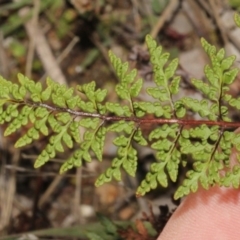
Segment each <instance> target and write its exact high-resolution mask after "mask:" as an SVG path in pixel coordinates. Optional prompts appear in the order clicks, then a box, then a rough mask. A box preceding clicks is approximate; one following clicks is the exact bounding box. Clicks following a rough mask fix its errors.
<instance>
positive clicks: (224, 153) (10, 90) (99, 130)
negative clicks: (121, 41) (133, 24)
mask: <svg viewBox="0 0 240 240" xmlns="http://www.w3.org/2000/svg"><path fill="white" fill-rule="evenodd" d="M235 21H236V24H237V25H238V26H240V17H239V16H238V15H235ZM201 43H202V47H203V48H204V51H205V52H206V54H207V55H208V57H209V59H210V61H211V64H210V65H206V66H205V68H204V72H205V76H206V79H207V81H203V80H200V79H192V84H193V85H194V87H195V88H196V89H198V90H199V92H201V93H202V95H203V96H204V98H203V99H202V100H197V99H193V98H191V97H182V98H178V99H177V100H174V99H175V95H177V94H178V92H179V84H180V81H181V78H180V77H179V76H176V74H175V71H176V69H177V67H178V59H173V60H172V61H169V53H163V52H162V48H161V47H160V46H157V43H156V41H155V40H153V39H152V37H151V36H149V35H148V36H147V37H146V44H147V46H148V50H149V53H150V60H151V63H152V67H153V72H154V82H155V84H156V85H155V87H151V88H148V89H147V94H148V95H149V96H151V97H152V101H146V102H145V101H140V100H138V95H139V93H140V92H141V90H142V87H143V80H142V79H136V76H137V70H136V69H133V70H129V69H128V63H127V62H125V63H123V62H122V61H121V60H120V59H119V58H118V57H117V56H115V55H114V54H113V53H112V52H110V53H109V57H110V61H111V63H112V65H113V67H114V69H115V71H116V74H117V76H118V78H119V83H118V84H117V85H116V88H115V91H116V93H117V95H118V96H119V98H120V99H121V100H122V101H120V102H107V101H105V98H106V96H107V91H106V89H96V83H95V82H91V83H88V84H84V85H82V86H80V85H78V86H77V87H76V88H75V89H74V88H72V87H70V88H68V87H66V86H64V85H59V84H58V83H56V82H54V81H52V80H51V79H47V80H46V86H43V85H42V84H41V83H40V82H34V81H32V80H30V79H28V78H27V77H25V76H23V75H22V74H19V75H18V80H19V84H15V83H12V82H10V81H8V80H5V79H3V78H0V124H4V123H7V128H6V130H5V133H4V135H5V136H8V135H10V134H13V133H14V132H16V131H17V130H19V129H21V127H22V126H25V125H27V124H30V125H31V127H30V128H29V129H28V131H27V133H26V134H25V135H23V136H22V137H20V139H18V140H17V142H16V143H15V147H23V146H25V145H28V144H31V143H32V142H33V141H34V140H37V139H39V138H40V136H42V135H44V136H48V135H50V138H49V142H48V144H47V145H46V147H45V148H44V149H43V150H42V152H41V154H40V155H39V156H38V158H37V160H36V162H35V167H40V166H42V165H44V164H45V163H46V162H47V161H49V160H50V159H51V158H54V157H55V156H56V154H57V153H58V152H64V150H65V148H73V146H75V149H76V150H75V151H74V152H73V154H72V155H71V156H70V157H69V159H67V160H66V161H65V163H64V164H63V165H62V167H61V169H60V172H61V173H63V172H65V171H67V170H69V169H71V168H73V167H80V166H81V165H82V164H83V162H84V161H86V162H90V161H91V160H92V157H93V155H95V157H96V158H97V159H98V160H99V161H102V152H103V148H104V140H105V138H106V137H107V134H108V133H109V132H116V133H117V137H116V138H115V140H114V141H113V144H114V145H116V146H117V147H118V151H117V156H116V157H115V158H114V159H113V160H112V165H111V167H110V168H108V169H107V170H106V171H105V172H104V173H102V174H101V175H100V176H99V177H98V179H97V181H96V186H100V185H102V184H104V183H106V182H109V181H111V180H112V179H116V180H118V181H119V180H121V171H122V169H123V170H125V171H126V172H127V173H128V174H129V175H131V176H135V173H136V169H137V164H138V161H137V160H138V157H137V150H136V144H135V143H137V144H139V145H142V146H147V145H148V146H150V147H151V148H152V149H153V150H154V151H155V153H156V159H157V161H156V162H155V163H153V164H152V165H151V170H150V172H148V173H147V175H146V177H145V179H144V180H143V181H142V183H141V184H140V186H139V187H138V189H137V195H138V196H142V195H144V194H145V193H147V192H149V191H150V190H151V189H155V188H156V187H157V186H158V184H160V185H161V186H163V187H167V186H168V184H169V181H173V182H176V181H177V178H178V174H179V166H180V165H182V166H183V167H184V166H186V160H189V159H190V160H191V161H192V169H191V170H188V171H187V174H186V178H185V180H184V181H183V182H182V183H181V185H180V186H179V188H178V189H177V191H176V193H175V196H174V197H175V198H176V199H177V198H180V197H182V196H184V195H187V194H189V193H190V192H195V191H197V189H198V186H199V184H201V185H202V186H203V187H204V188H205V189H208V188H209V187H210V186H213V185H216V184H217V185H220V186H227V187H228V186H233V187H235V188H238V187H239V182H240V181H239V180H240V165H239V164H238V163H237V164H236V165H235V166H232V165H230V161H229V157H230V154H231V152H232V149H233V148H236V149H237V150H240V134H239V133H235V132H234V131H233V130H234V129H235V128H237V127H239V126H240V123H239V122H232V121H231V119H230V117H229V110H228V109H229V107H230V106H231V107H232V108H236V109H240V98H234V97H232V96H231V95H230V94H229V93H228V92H229V85H230V84H231V83H232V82H233V81H234V80H235V78H236V76H237V74H238V72H239V69H238V68H234V67H232V66H233V64H234V61H235V56H230V57H227V58H226V57H225V51H224V49H220V50H218V51H217V50H216V48H215V47H214V46H212V45H210V44H209V43H208V42H207V41H206V40H204V39H201ZM189 112H194V113H197V114H198V115H199V116H200V117H201V119H200V120H188V118H187V114H188V113H189ZM153 115H154V118H153V117H152V116H153ZM146 123H147V124H149V123H150V124H158V126H157V127H156V128H155V129H153V130H152V131H151V132H150V134H149V135H148V136H145V135H144V134H143V132H142V128H141V127H142V126H143V125H144V124H146ZM80 127H81V129H85V130H84V134H83V138H82V139H81V137H80V132H79V128H80ZM76 145H77V148H76ZM238 159H240V155H238ZM223 169H225V170H226V171H225V173H224V172H223V171H222V170H223Z"/></svg>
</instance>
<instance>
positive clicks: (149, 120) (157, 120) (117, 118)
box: [19, 101, 240, 129]
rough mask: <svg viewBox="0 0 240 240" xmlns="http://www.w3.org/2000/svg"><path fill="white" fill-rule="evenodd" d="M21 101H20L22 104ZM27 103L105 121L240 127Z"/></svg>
mask: <svg viewBox="0 0 240 240" xmlns="http://www.w3.org/2000/svg"><path fill="white" fill-rule="evenodd" d="M20 103H21V102H19V104H20ZM26 104H28V105H30V106H32V107H43V108H46V109H48V110H50V111H53V112H68V113H70V114H72V115H74V116H82V117H92V118H100V119H102V120H104V121H114V122H115V121H121V120H123V121H127V122H129V121H133V122H135V123H137V124H138V125H142V124H147V123H148V124H149V123H150V124H166V123H167V124H174V123H177V124H179V125H183V126H188V125H190V126H194V125H195V126H197V125H201V124H205V125H208V126H216V125H218V126H221V127H222V128H224V129H225V128H238V127H240V122H226V121H211V120H193V119H190V120H189V119H177V118H171V119H164V118H149V117H147V118H144V117H142V118H138V117H124V116H123V117H121V116H107V115H102V114H99V113H88V112H83V111H77V110H72V109H69V108H61V107H55V106H51V105H48V104H45V103H35V102H31V101H27V102H26Z"/></svg>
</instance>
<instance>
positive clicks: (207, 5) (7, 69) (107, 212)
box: [0, 0, 240, 240]
mask: <svg viewBox="0 0 240 240" xmlns="http://www.w3.org/2000/svg"><path fill="white" fill-rule="evenodd" d="M236 11H240V1H238V0H229V1H227V0H195V1H193V0H121V1H116V0H54V1H52V0H16V1H11V0H9V1H6V0H0V75H1V76H2V77H4V78H5V79H8V80H11V81H12V82H17V73H22V74H24V75H26V76H28V77H29V78H31V79H33V80H34V81H37V82H43V83H44V82H45V79H46V77H50V78H52V79H53V80H55V81H57V82H58V83H60V84H66V85H68V86H76V85H77V84H83V83H87V82H90V81H92V80H94V81H96V83H97V86H98V87H101V88H106V89H107V90H108V97H107V100H108V101H114V102H116V101H118V98H117V96H116V94H115V93H114V86H115V84H116V83H117V82H118V79H117V77H116V74H115V73H114V71H113V69H112V66H111V64H110V61H109V58H108V51H109V50H110V49H111V50H112V51H113V52H114V53H115V54H116V55H117V56H118V57H120V58H121V59H122V60H123V61H128V62H129V63H130V66H131V67H132V68H133V67H135V68H137V69H138V74H139V77H142V78H143V79H144V87H147V86H151V84H154V83H153V76H152V68H151V64H150V63H149V54H148V52H147V50H146V46H145V45H144V39H145V36H146V35H147V34H150V35H151V36H152V37H153V38H154V39H156V41H157V42H158V43H159V44H160V45H162V46H163V49H164V51H168V52H170V54H171V58H176V57H178V58H179V59H180V65H179V68H178V70H177V74H178V75H180V76H181V78H182V82H181V93H180V94H181V95H185V96H186V95H189V96H194V97H196V98H202V96H201V95H200V94H199V93H197V92H196V91H195V89H194V88H193V86H192V85H191V82H190V79H191V78H193V77H194V78H198V79H204V71H203V68H204V65H205V64H207V63H208V58H207V56H206V54H205V53H204V51H203V49H202V48H201V44H200V38H201V37H204V38H205V39H206V40H207V41H209V42H210V43H211V44H214V45H215V46H216V47H217V48H221V47H224V48H225V50H226V55H227V56H229V55H233V54H234V55H236V56H237V61H236V66H239V61H240V29H238V28H237V27H236V26H235V24H234V21H233V15H234V13H235V12H236ZM239 92H240V82H239V79H237V81H235V83H234V84H233V85H232V86H231V93H232V94H233V95H234V96H237V95H239ZM141 98H142V99H143V100H147V96H146V94H145V93H144V91H143V92H142V93H141ZM231 114H232V116H233V117H235V118H236V119H238V113H234V112H233V113H231ZM28 127H29V126H25V128H23V129H21V131H19V132H17V133H16V134H14V135H12V136H10V137H8V138H4V137H3V132H4V129H5V128H4V126H1V128H0V239H63V238H64V239H65V238H66V239H94V238H91V236H90V235H91V234H89V235H88V236H87V235H86V233H87V232H91V231H92V232H97V231H101V229H102V228H103V226H100V225H94V224H95V223H96V222H99V218H97V215H96V212H100V213H101V214H103V215H104V216H106V217H107V218H108V219H110V220H114V221H116V220H117V221H120V223H122V224H123V225H124V224H125V225H128V224H129V223H130V222H132V223H134V224H135V229H134V230H129V229H128V230H122V232H121V231H120V232H119V235H118V236H116V237H115V236H114V237H113V236H112V238H111V237H110V238H109V239H121V237H122V239H143V240H144V239H145V240H151V239H156V235H157V234H158V233H160V232H161V229H162V228H163V226H164V224H165V223H166V222H167V219H168V218H169V216H170V215H171V212H172V210H173V209H174V208H176V206H177V204H178V203H177V202H174V201H173V200H172V195H173V193H174V190H175V189H176V186H177V184H176V185H175V184H172V185H170V187H169V188H168V189H162V188H160V187H159V188H158V189H157V190H155V191H153V192H151V193H149V194H147V195H146V196H145V197H142V198H139V199H137V198H136V197H135V191H136V188H137V186H138V185H139V183H140V181H141V179H143V178H144V176H145V174H146V172H147V171H148V169H149V166H150V164H151V162H153V161H154V153H153V152H152V151H150V150H149V149H148V148H141V149H139V166H138V173H137V178H131V177H129V176H127V175H124V174H123V180H122V182H120V183H117V182H112V183H109V184H105V185H103V186H102V187H99V188H95V187H94V182H95V180H96V178H97V177H98V176H99V174H100V173H101V172H103V171H104V170H105V169H106V168H107V167H108V166H110V164H111V160H112V159H113V158H114V156H115V154H116V148H115V147H114V146H113V145H112V140H113V138H114V135H109V136H108V138H107V139H106V144H105V150H104V160H103V162H102V163H99V162H98V161H97V160H96V159H93V160H92V162H91V163H88V164H85V165H84V166H83V167H82V168H81V169H73V170H71V171H69V172H67V173H66V174H64V175H59V174H58V172H59V168H60V166H61V164H62V163H63V162H64V160H65V159H67V157H68V156H69V155H70V151H66V152H65V153H64V154H61V155H59V156H58V158H56V159H52V161H50V162H49V163H47V164H46V165H45V166H43V167H42V168H40V169H34V168H33V164H34V160H35V159H36V157H37V156H38V154H40V152H41V150H42V149H43V148H44V146H45V145H46V143H47V139H45V138H41V139H40V140H39V141H37V142H34V143H33V144H31V145H30V146H27V147H24V148H22V149H15V148H14V147H13V145H14V143H15V142H16V140H17V139H18V138H19V137H20V136H22V135H23V134H24V133H26V131H27V130H28ZM144 130H145V131H146V133H148V132H149V131H150V130H151V126H147V127H146V129H144ZM183 177H184V175H183ZM183 177H181V176H180V177H179V181H181V179H182V178H183ZM159 208H160V209H159ZM143 212H145V213H146V214H145V215H144V217H143V218H144V221H149V222H150V223H151V224H152V225H153V229H150V228H149V229H148V230H149V232H144V230H143V229H145V228H144V227H143V226H142V225H141V220H137V221H135V220H136V219H142V213H143ZM74 226H77V227H74ZM85 226H88V227H90V229H87V230H86V228H85ZM49 228H50V230H48V231H45V230H42V231H41V232H38V233H36V232H35V233H32V234H28V235H26V233H29V232H32V231H34V230H40V229H49ZM99 229H100V230H99ZM151 231H152V233H150V232H151ZM14 234H19V235H15V237H11V238H10V237H9V238H7V237H3V236H5V235H14ZM139 234H142V235H139ZM139 236H141V238H137V237H139ZM133 237H136V238H133ZM95 239H97V238H95ZM104 239H108V238H107V237H106V238H104Z"/></svg>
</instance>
